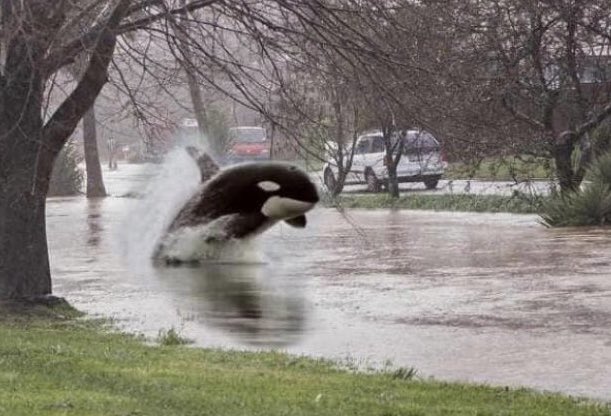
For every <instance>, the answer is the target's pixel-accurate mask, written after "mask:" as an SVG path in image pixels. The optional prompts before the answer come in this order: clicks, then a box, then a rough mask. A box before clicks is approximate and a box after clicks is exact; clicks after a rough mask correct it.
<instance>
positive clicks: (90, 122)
mask: <svg viewBox="0 0 611 416" xmlns="http://www.w3.org/2000/svg"><path fill="white" fill-rule="evenodd" d="M83 141H84V145H85V166H86V169H87V198H103V197H105V196H106V195H107V194H106V188H105V187H104V179H103V177H102V167H101V166H100V156H99V154H98V138H97V131H96V120H95V109H94V107H91V108H90V109H89V110H88V111H87V112H86V113H85V116H84V117H83Z"/></svg>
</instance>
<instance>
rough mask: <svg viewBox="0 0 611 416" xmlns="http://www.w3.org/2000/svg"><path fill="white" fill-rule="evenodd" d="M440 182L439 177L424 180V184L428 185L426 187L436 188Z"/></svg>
mask: <svg viewBox="0 0 611 416" xmlns="http://www.w3.org/2000/svg"><path fill="white" fill-rule="evenodd" d="M438 183H439V179H426V180H425V181H424V186H426V189H435V188H437V184H438Z"/></svg>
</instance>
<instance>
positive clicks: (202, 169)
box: [185, 146, 220, 182]
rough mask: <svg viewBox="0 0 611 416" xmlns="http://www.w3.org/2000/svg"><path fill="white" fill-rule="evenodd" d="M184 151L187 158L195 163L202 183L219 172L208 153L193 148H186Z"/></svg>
mask: <svg viewBox="0 0 611 416" xmlns="http://www.w3.org/2000/svg"><path fill="white" fill-rule="evenodd" d="M185 150H186V151H187V153H189V156H191V157H192V158H193V160H194V161H195V163H197V167H198V168H199V173H200V175H201V180H202V182H206V181H207V180H208V179H210V178H212V177H213V176H214V175H216V174H217V172H218V171H219V170H220V168H219V165H217V163H216V162H215V161H214V159H213V158H212V157H211V156H210V155H209V154H208V153H206V152H204V151H202V150H200V149H198V148H197V147H195V146H187V147H186V148H185Z"/></svg>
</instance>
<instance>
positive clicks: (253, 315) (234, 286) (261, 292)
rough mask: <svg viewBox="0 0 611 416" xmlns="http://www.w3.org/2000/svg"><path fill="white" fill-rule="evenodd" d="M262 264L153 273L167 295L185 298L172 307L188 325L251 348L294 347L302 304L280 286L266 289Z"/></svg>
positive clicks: (203, 266) (156, 270)
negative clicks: (232, 337)
mask: <svg viewBox="0 0 611 416" xmlns="http://www.w3.org/2000/svg"><path fill="white" fill-rule="evenodd" d="M266 271H267V268H266V267H265V266H264V265H261V264H205V265H198V266H197V267H164V268H155V269H154V273H155V275H156V276H157V277H158V278H159V280H160V281H161V282H163V284H164V285H166V286H167V290H168V291H169V292H173V293H179V294H182V295H183V296H182V297H181V299H180V304H178V305H176V306H177V307H179V308H181V309H182V310H183V311H188V313H189V315H190V319H192V320H197V321H200V322H206V323H208V324H210V325H214V326H216V327H218V328H221V329H223V330H224V331H227V332H228V333H232V334H234V335H236V336H237V337H238V338H239V339H240V340H241V341H243V342H245V343H248V344H254V345H267V346H270V345H275V346H282V345H287V344H291V343H294V342H296V340H297V339H298V338H299V335H300V334H301V332H302V331H303V325H304V304H303V299H302V298H301V297H300V296H298V295H297V294H291V293H290V292H289V291H288V290H286V288H282V285H280V286H279V287H278V286H270V281H269V280H266V279H265V274H266Z"/></svg>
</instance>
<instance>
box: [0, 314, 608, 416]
mask: <svg viewBox="0 0 611 416" xmlns="http://www.w3.org/2000/svg"><path fill="white" fill-rule="evenodd" d="M0 312H2V315H1V316H2V318H0V363H1V365H0V414H2V415H11V416H18V415H28V416H30V415H79V416H85V415H105V416H107V415H164V416H168V415H181V416H186V415H265V416H268V415H334V416H335V415H367V416H370V415H450V414H451V415H501V414H502V415H521V416H523V415H540V416H544V415H550V416H551V415H554V416H559V415H567V416H568V415H570V416H579V415H610V414H611V410H610V408H609V406H607V405H603V404H593V403H589V402H584V401H581V400H576V399H571V398H567V397H562V396H559V395H544V394H538V393H534V392H532V391H528V390H508V389H503V388H489V387H481V386H473V385H464V384H448V383H441V382H433V381H421V380H415V379H411V378H410V377H406V374H408V372H405V371H398V372H393V373H378V374H363V373H352V372H346V371H341V370H338V369H336V368H334V366H333V365H331V364H329V363H326V362H321V361H315V360H310V359H303V358H294V357H291V356H287V355H283V354H279V353H242V352H226V351H218V350H203V349H195V348H189V347H184V346H171V347H169V346H150V345H146V344H144V343H143V342H142V340H140V339H138V338H136V337H131V336H127V335H122V334H118V333H114V332H110V331H108V330H105V329H104V327H102V326H101V325H100V324H99V323H98V324H96V323H87V322H82V321H76V320H74V318H73V317H72V316H71V313H67V314H66V313H65V312H62V311H60V314H59V315H58V314H49V313H46V312H45V313H44V314H42V315H41V314H40V313H37V314H33V315H31V316H29V317H28V318H15V316H14V315H11V314H7V313H6V312H5V311H1V310H0Z"/></svg>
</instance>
